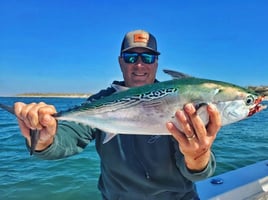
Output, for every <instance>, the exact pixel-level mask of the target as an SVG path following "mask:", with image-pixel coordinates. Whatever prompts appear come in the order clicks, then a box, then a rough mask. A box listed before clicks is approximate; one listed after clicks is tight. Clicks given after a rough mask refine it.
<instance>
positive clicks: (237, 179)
mask: <svg viewBox="0 0 268 200" xmlns="http://www.w3.org/2000/svg"><path fill="white" fill-rule="evenodd" d="M196 186H197V191H198V193H199V195H200V198H201V200H268V160H265V161H261V162H258V163H255V164H253V165H249V166H246V167H243V168H240V169H237V170H233V171H230V172H227V173H224V174H221V175H218V176H214V177H211V178H209V179H206V180H203V181H199V182H197V183H196Z"/></svg>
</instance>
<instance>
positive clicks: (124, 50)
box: [121, 47, 160, 55]
mask: <svg viewBox="0 0 268 200" xmlns="http://www.w3.org/2000/svg"><path fill="white" fill-rule="evenodd" d="M135 48H143V49H148V50H150V51H151V52H153V53H154V54H156V55H160V52H158V51H155V50H153V49H151V48H148V47H129V48H125V49H123V50H122V51H121V53H123V52H126V51H129V50H131V49H135Z"/></svg>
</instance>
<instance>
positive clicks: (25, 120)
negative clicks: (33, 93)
mask: <svg viewBox="0 0 268 200" xmlns="http://www.w3.org/2000/svg"><path fill="white" fill-rule="evenodd" d="M14 110H15V114H16V116H17V118H18V123H19V127H20V129H21V132H22V135H23V136H24V137H25V138H26V139H27V141H28V144H29V146H31V137H30V129H32V130H35V129H37V130H39V131H40V138H39V140H38V142H37V145H36V148H35V150H37V151H42V150H44V149H46V148H47V147H48V146H49V145H51V144H52V143H53V140H54V136H55V134H56V130H57V121H56V119H55V118H54V117H52V115H53V114H55V113H56V109H55V107H54V106H52V105H47V104H45V103H43V102H41V103H31V104H25V103H22V102H17V103H15V104H14Z"/></svg>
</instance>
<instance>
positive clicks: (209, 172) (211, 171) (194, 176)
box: [176, 152, 216, 182]
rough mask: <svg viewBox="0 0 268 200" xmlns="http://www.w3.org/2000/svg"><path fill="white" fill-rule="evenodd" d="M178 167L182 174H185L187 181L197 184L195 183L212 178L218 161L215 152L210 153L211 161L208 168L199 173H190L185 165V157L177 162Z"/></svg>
mask: <svg viewBox="0 0 268 200" xmlns="http://www.w3.org/2000/svg"><path fill="white" fill-rule="evenodd" d="M176 164H177V166H178V167H179V169H180V171H181V173H182V174H183V176H184V177H186V178H187V179H189V180H191V181H193V182H195V181H200V180H203V179H206V178H208V177H210V176H212V175H213V174H214V172H215V169H216V160H215V156H214V154H213V152H211V153H210V160H209V162H208V165H207V166H206V168H205V169H203V170H202V171H199V172H192V171H190V170H189V169H188V168H187V167H186V164H185V161H184V158H183V156H181V157H180V158H179V159H178V160H177V161H176Z"/></svg>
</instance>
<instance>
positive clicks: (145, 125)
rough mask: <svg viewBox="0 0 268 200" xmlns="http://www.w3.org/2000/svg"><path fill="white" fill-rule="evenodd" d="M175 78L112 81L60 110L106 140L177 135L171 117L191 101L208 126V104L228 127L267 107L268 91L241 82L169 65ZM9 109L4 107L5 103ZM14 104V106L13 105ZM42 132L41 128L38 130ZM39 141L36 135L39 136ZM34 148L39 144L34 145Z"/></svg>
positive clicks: (67, 118)
mask: <svg viewBox="0 0 268 200" xmlns="http://www.w3.org/2000/svg"><path fill="white" fill-rule="evenodd" d="M164 72H165V73H167V74H169V75H171V76H172V77H173V79H171V80H168V81H163V82H157V83H154V84H148V85H144V86H139V87H131V88H127V87H122V86H119V85H112V87H113V88H114V89H115V90H116V92H115V93H113V94H112V95H109V96H106V97H103V98H100V99H98V100H94V101H86V102H85V103H82V104H81V105H79V106H75V107H73V108H70V109H67V110H65V111H60V112H57V113H55V114H54V115H53V117H55V118H56V119H57V120H65V121H73V122H77V123H81V124H84V125H88V126H90V127H92V128H97V129H100V130H102V131H103V132H105V133H106V136H105V138H104V140H103V143H104V144H105V143H107V142H109V141H110V140H111V139H112V138H113V137H114V136H116V135H117V134H138V135H171V133H170V132H168V130H167V128H166V125H165V124H166V122H173V123H174V124H175V125H176V127H177V128H178V129H179V130H182V128H181V125H180V124H179V122H178V121H177V120H176V119H175V113H176V111H177V110H178V109H183V107H184V105H185V104H187V103H192V104H193V105H194V106H195V107H196V110H197V111H196V112H197V114H198V115H199V117H200V118H201V120H202V121H203V123H204V124H205V125H206V124H208V122H209V115H208V113H207V109H206V107H207V106H208V105H209V104H213V105H214V106H216V108H217V109H218V111H219V113H220V116H221V124H222V126H225V125H229V124H232V123H235V122H238V121H241V120H243V119H246V118H248V117H250V116H252V115H254V114H255V113H258V112H260V111H262V110H264V109H266V106H265V105H262V104H261V102H262V101H263V99H264V96H262V95H259V94H257V93H255V92H254V91H251V90H249V89H247V88H243V87H240V86H238V85H235V84H232V83H227V82H222V81H217V80H209V79H203V78H196V77H192V76H189V75H187V74H184V73H181V72H177V71H173V70H164ZM0 107H2V108H3V106H1V105H0ZM10 109H11V108H10ZM37 132H38V131H37ZM35 140H36V139H35ZM33 150H34V148H33Z"/></svg>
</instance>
